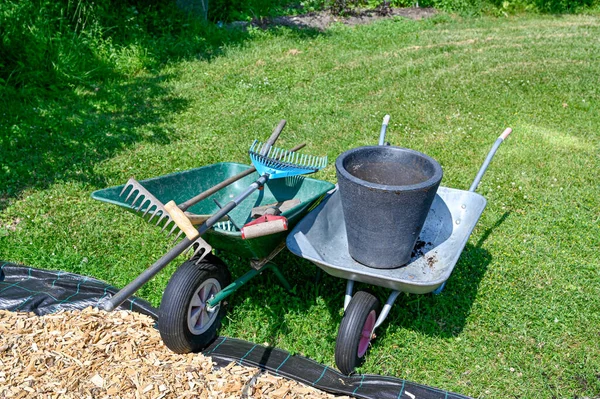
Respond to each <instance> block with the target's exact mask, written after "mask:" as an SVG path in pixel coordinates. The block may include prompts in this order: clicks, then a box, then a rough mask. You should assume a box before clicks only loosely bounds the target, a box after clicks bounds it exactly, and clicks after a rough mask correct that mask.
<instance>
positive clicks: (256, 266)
mask: <svg viewBox="0 0 600 399" xmlns="http://www.w3.org/2000/svg"><path fill="white" fill-rule="evenodd" d="M283 248H285V242H283V243H282V244H280V245H279V246H278V247H277V248H275V249H274V250H273V252H271V253H270V254H269V256H267V257H266V258H263V259H259V260H253V261H252V262H250V264H251V266H252V269H250V270H249V271H248V272H247V273H246V274H244V275H243V276H242V277H239V278H238V279H236V280H235V281H234V282H232V283H231V284H229V285H228V286H227V287H225V288H223V289H222V290H221V291H219V292H218V293H217V294H216V295H215V296H214V297H212V298H211V299H209V300H208V301H207V302H206V303H207V304H208V308H207V310H208V311H209V312H210V311H211V309H213V308H214V307H215V306H217V304H218V303H219V302H221V301H223V300H224V299H225V298H227V297H228V296H230V295H231V294H233V293H234V292H236V291H237V290H238V289H239V288H240V287H241V286H242V285H244V284H246V283H247V282H248V281H250V280H252V279H253V278H254V277H256V276H257V275H259V274H261V273H262V272H263V271H265V270H267V269H270V270H272V271H273V273H275V276H277V278H278V279H279V281H280V282H281V284H282V285H283V287H284V288H285V289H286V290H288V291H291V290H292V287H291V286H290V283H289V282H288V281H287V280H286V278H285V277H284V276H283V274H282V273H281V270H279V268H278V267H277V265H275V264H274V263H271V260H272V259H273V258H274V257H275V256H276V255H277V254H278V253H279V252H281V250H282V249H283Z"/></svg>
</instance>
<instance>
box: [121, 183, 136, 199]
mask: <svg viewBox="0 0 600 399" xmlns="http://www.w3.org/2000/svg"><path fill="white" fill-rule="evenodd" d="M131 180H133V179H129V180H127V183H125V185H124V186H123V190H121V194H119V197H122V196H123V193H125V191H126V190H127V189H128V188H129V187H133V183H131Z"/></svg>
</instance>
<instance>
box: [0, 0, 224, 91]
mask: <svg viewBox="0 0 600 399" xmlns="http://www.w3.org/2000/svg"><path fill="white" fill-rule="evenodd" d="M214 30H215V29H211V28H209V27H207V26H206V25H204V24H202V23H201V22H200V21H194V20H192V19H190V18H187V16H186V15H185V14H183V13H182V12H181V11H179V10H178V9H177V8H176V6H175V2H173V1H171V0H155V1H135V0H105V1H97V0H96V1H91V0H32V1H20V0H4V1H2V2H0V89H2V88H3V89H5V90H12V91H23V90H27V89H31V88H36V89H40V88H42V89H47V90H49V91H55V90H60V89H61V88H65V87H72V86H74V85H78V84H82V83H83V84H92V83H94V82H96V81H97V80H102V79H106V78H110V77H115V76H119V75H124V76H132V75H135V74H136V73H139V72H140V71H141V70H143V69H146V68H153V67H154V66H156V65H157V64H160V63H163V62H166V61H167V60H169V59H171V58H173V57H184V56H196V55H198V53H203V51H205V50H206V47H207V46H208V45H209V44H210V43H208V41H207V39H206V38H207V37H208V38H210V40H212V41H215V40H216V41H218V40H220V39H221V38H222V37H220V36H219V33H217V34H214ZM207 31H211V32H212V33H213V34H211V35H208V34H207ZM221 36H222V34H221ZM38 93H39V90H38Z"/></svg>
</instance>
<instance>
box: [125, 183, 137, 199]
mask: <svg viewBox="0 0 600 399" xmlns="http://www.w3.org/2000/svg"><path fill="white" fill-rule="evenodd" d="M136 191H137V192H138V194H139V192H140V190H138V189H137V188H135V187H134V186H133V185H132V186H131V191H130V192H129V194H128V195H127V197H125V202H127V201H129V198H130V197H131V196H132V195H133V193H134V192H136Z"/></svg>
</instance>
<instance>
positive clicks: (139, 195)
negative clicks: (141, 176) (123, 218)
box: [131, 191, 146, 210]
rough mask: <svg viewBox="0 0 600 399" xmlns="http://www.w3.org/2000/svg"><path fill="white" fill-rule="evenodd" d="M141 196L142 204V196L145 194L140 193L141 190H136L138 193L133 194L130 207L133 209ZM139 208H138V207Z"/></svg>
mask: <svg viewBox="0 0 600 399" xmlns="http://www.w3.org/2000/svg"><path fill="white" fill-rule="evenodd" d="M140 198H142V204H143V203H144V202H145V200H144V199H143V198H146V196H145V195H144V193H142V192H141V191H138V195H136V196H135V199H134V200H133V201H132V202H131V207H132V208H134V209H135V203H136V202H137V201H138V200H139V199H140ZM138 210H139V209H138Z"/></svg>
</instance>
